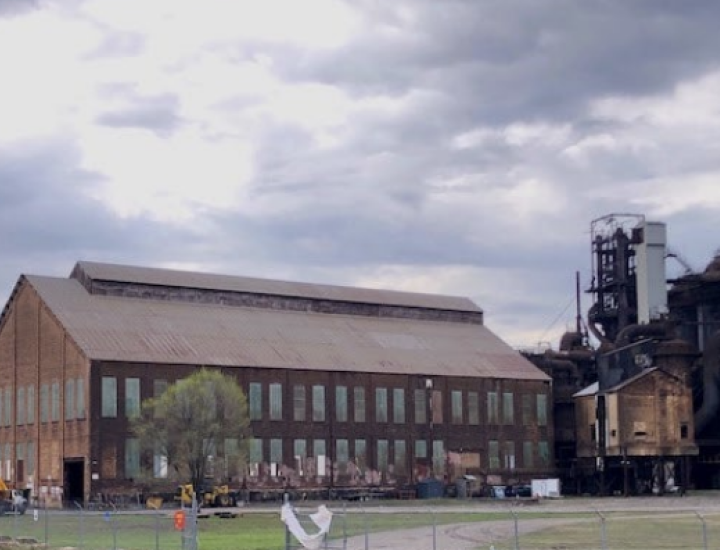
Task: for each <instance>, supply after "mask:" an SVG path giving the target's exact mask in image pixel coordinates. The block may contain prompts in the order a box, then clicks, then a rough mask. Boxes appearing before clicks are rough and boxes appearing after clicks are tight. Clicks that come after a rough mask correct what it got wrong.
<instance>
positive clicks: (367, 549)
mask: <svg viewBox="0 0 720 550" xmlns="http://www.w3.org/2000/svg"><path fill="white" fill-rule="evenodd" d="M363 518H364V519H365V550H370V530H369V525H368V515H367V508H365V506H363Z"/></svg>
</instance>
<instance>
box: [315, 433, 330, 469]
mask: <svg viewBox="0 0 720 550" xmlns="http://www.w3.org/2000/svg"><path fill="white" fill-rule="evenodd" d="M313 456H314V457H315V462H316V464H317V475H318V476H324V475H325V474H326V465H327V449H326V447H325V440H324V439H315V440H313Z"/></svg>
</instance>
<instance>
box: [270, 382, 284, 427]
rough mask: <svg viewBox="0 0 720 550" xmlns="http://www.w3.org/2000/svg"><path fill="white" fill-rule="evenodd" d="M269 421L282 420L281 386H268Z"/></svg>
mask: <svg viewBox="0 0 720 550" xmlns="http://www.w3.org/2000/svg"><path fill="white" fill-rule="evenodd" d="M270 420H282V384H270Z"/></svg>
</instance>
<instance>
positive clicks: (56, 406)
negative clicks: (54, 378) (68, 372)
mask: <svg viewBox="0 0 720 550" xmlns="http://www.w3.org/2000/svg"><path fill="white" fill-rule="evenodd" d="M50 420H52V421H53V422H57V421H58V420H60V382H53V383H52V386H50Z"/></svg>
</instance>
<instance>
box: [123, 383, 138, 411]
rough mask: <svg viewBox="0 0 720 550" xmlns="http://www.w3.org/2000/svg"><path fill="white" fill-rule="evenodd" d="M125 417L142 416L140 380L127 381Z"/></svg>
mask: <svg viewBox="0 0 720 550" xmlns="http://www.w3.org/2000/svg"><path fill="white" fill-rule="evenodd" d="M125 416H126V417H127V418H135V417H137V416H140V379H139V378H126V379H125Z"/></svg>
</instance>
